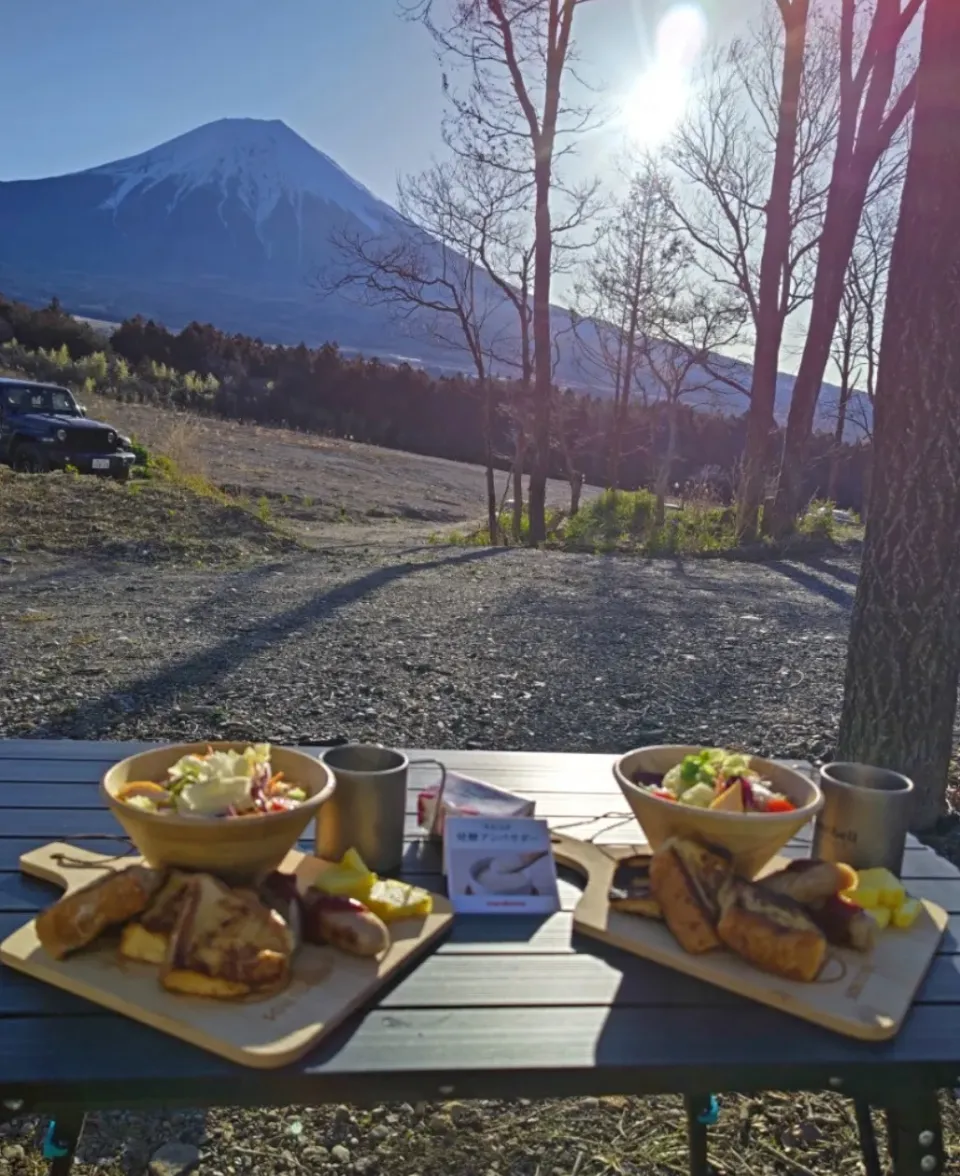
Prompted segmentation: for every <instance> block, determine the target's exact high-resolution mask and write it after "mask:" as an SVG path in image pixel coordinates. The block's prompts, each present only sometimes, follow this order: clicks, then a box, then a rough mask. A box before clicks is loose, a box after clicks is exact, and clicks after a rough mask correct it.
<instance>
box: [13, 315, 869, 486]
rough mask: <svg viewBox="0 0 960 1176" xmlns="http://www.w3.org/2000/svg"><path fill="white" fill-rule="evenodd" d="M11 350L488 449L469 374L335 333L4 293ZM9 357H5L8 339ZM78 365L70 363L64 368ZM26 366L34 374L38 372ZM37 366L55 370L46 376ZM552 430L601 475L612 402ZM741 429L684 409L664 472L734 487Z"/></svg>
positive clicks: (652, 450) (175, 401)
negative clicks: (71, 310) (100, 313)
mask: <svg viewBox="0 0 960 1176" xmlns="http://www.w3.org/2000/svg"><path fill="white" fill-rule="evenodd" d="M5 339H6V340H7V341H11V340H16V344H17V348H16V350H17V352H18V353H19V354H21V356H22V354H23V353H24V352H39V351H40V350H41V349H43V350H44V351H45V352H47V354H48V355H49V354H51V353H54V352H56V353H57V354H58V355H59V357H60V361H59V362H58V363H57V364H56V366H57V367H58V368H59V369H60V370H61V378H62V379H70V378H73V379H74V381H75V382H79V383H80V384H84V383H87V386H88V387H95V388H97V390H100V391H103V392H106V393H107V394H109V395H113V396H116V397H119V398H122V399H126V400H137V401H142V402H146V403H154V404H158V405H160V406H163V407H169V408H174V409H178V410H189V411H193V412H197V413H202V414H206V415H214V416H220V417H225V418H228V419H232V420H239V421H251V422H256V423H258V424H266V425H285V426H288V427H290V428H295V429H301V430H304V431H310V432H317V433H324V434H329V435H334V436H338V437H349V438H352V439H354V440H357V441H365V442H369V443H372V444H375V445H382V446H386V447H389V448H395V449H404V450H408V451H410V452H414V453H422V454H427V455H430V456H435V457H443V458H449V459H452V460H454V461H467V462H475V463H482V462H483V460H484V411H485V406H484V400H483V397H482V396H480V395H479V394H478V390H477V385H476V382H475V381H474V380H472V379H470V378H468V377H466V376H449V377H448V376H444V377H435V376H432V375H430V374H428V373H426V372H424V371H422V370H420V369H418V368H415V367H412V366H410V365H408V364H400V365H396V366H394V365H388V364H384V363H381V362H380V361H378V360H377V359H363V358H359V357H356V358H355V357H349V356H346V355H344V354H343V353H342V352H341V351H340V350H339V349H338V347H337V345H336V344H334V343H325V344H324V345H323V346H321V347H317V348H308V347H306V346H304V345H302V344H301V345H300V346H298V347H281V346H273V345H271V344H267V343H264V342H263V341H262V340H261V339H254V338H250V337H249V336H246V335H227V334H225V333H224V332H222V331H219V330H217V329H216V328H215V327H213V326H210V325H209V324H201V323H191V324H190V325H189V326H187V327H185V328H184V330H182V331H180V332H179V333H174V332H172V331H169V330H167V329H166V328H165V327H164V326H162V325H160V324H158V323H155V322H153V321H150V320H146V319H144V318H142V317H139V316H137V317H135V318H131V319H128V320H127V321H126V322H124V323H122V324H121V325H120V326H119V327H118V328H117V329H116V331H114V333H113V335H112V336H111V337H110V339H109V342H107V341H106V340H105V339H104V337H103V336H102V335H99V334H98V333H97V332H96V331H94V330H93V329H92V328H91V327H90V326H89V325H88V324H86V323H82V322H79V321H78V320H76V319H74V318H73V317H72V316H70V315H68V314H66V313H65V312H64V311H63V309H62V308H61V307H60V306H59V304H58V303H57V302H53V303H51V305H50V306H48V307H45V308H43V309H42V310H34V309H31V308H29V307H27V306H24V305H23V304H21V303H16V302H12V301H9V300H7V299H5V298H3V297H2V296H0V342H3V341H4V340H5ZM6 351H7V356H8V362H10V357H11V355H12V351H11V348H10V346H9V344H8V347H7V349H6ZM71 368H72V369H73V370H70V369H71ZM43 372H44V369H39V371H38V369H36V368H35V369H34V371H33V374H43ZM45 378H50V376H49V375H47V376H46V377H45ZM497 392H498V401H499V404H500V409H499V411H498V414H497V418H496V437H495V451H496V453H497V455H498V464H500V465H501V466H502V468H504V469H507V468H509V465H510V462H511V460H512V458H513V454H514V439H513V438H514V431H515V421H516V420H517V419H520V417H521V416H522V399H521V394H522V390H521V389H520V387H519V386H517V385H514V384H511V383H510V382H503V383H501V384H498V386H497ZM555 416H556V420H557V425H556V429H557V433H558V436H557V442H556V452H555V453H554V454H553V458H552V472H553V474H554V476H556V477H558V478H564V477H566V476H569V474H570V473H571V465H572V466H574V467H575V468H576V470H577V472H578V473H579V474H582V475H583V477H584V478H585V479H586V480H587V481H588V482H590V483H593V484H598V485H602V484H603V483H604V478H605V471H606V468H607V452H608V446H609V440H610V428H611V412H610V404H609V401H606V400H604V399H602V398H600V397H597V396H591V395H587V394H583V393H579V392H574V391H572V390H565V391H560V390H558V392H557V411H556V413H555ZM664 433H665V421H664V419H663V413H662V411H661V410H660V408H659V407H658V406H657V405H656V404H650V405H644V404H634V405H633V406H632V407H631V409H630V412H629V414H628V419H627V422H626V427H625V429H624V430H622V434H621V452H622V453H623V455H624V456H623V459H622V462H621V467H620V482H621V487H622V488H624V489H637V488H639V487H642V486H650V485H651V484H652V482H653V479H654V477H655V474H656V471H657V466H658V454H659V453H660V452H662V445H663V437H664ZM744 440H745V427H744V419H743V418H742V417H732V416H727V415H722V414H719V413H714V412H707V411H703V410H697V411H694V410H693V409H690V408H688V407H683V408H681V410H680V422H679V443H678V446H677V454H678V456H677V461H676V466H675V468H674V470H673V473H672V475H671V478H672V480H673V481H675V482H677V483H679V484H681V485H684V484H687V483H690V482H695V483H696V482H701V481H706V480H709V481H710V482H711V483H712V484H713V485H714V486H715V487H716V488H717V489H719V490H720V492H721V493H724V492H726V493H729V492H730V490H731V489H732V487H733V484H734V482H735V478H736V469H737V465H738V461H739V458H740V455H741V454H742V452H743V445H744ZM831 447H832V441H831V439H830V438H829V437H827V436H822V437H818V438H816V444H815V446H814V452H813V454H812V456H811V461H810V465H809V470H808V486H807V490H808V494H809V497H811V498H812V497H822V496H823V494H824V492H825V488H826V480H827V474H828V465H829V458H830V453H831ZM842 458H843V460H842V463H841V470H840V479H839V492H838V499H839V500H840V501H841V502H842V503H843V504H844V505H849V506H852V507H854V508H855V509H859V506H860V501H861V494H862V490H861V486H862V473H863V468H864V464H865V461H866V458H867V453H866V450H865V448H864V447H863V446H847V447H845V449H844V451H843V455H842Z"/></svg>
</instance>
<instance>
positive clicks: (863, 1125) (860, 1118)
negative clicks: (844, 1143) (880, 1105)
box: [853, 1098, 883, 1176]
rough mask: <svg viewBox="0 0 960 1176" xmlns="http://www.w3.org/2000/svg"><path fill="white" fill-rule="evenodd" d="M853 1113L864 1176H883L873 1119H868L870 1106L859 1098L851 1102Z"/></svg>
mask: <svg viewBox="0 0 960 1176" xmlns="http://www.w3.org/2000/svg"><path fill="white" fill-rule="evenodd" d="M853 1113H854V1114H855V1115H856V1118H857V1131H858V1133H859V1135H860V1154H861V1155H862V1156H863V1166H864V1171H865V1172H866V1176H883V1169H882V1168H881V1166H880V1153H879V1151H878V1150H877V1133H876V1132H875V1131H874V1129H873V1119H872V1118H871V1117H870V1104H869V1103H865V1102H862V1101H861V1100H860V1099H859V1098H856V1099H854V1100H853Z"/></svg>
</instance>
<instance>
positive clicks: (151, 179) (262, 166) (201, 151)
mask: <svg viewBox="0 0 960 1176" xmlns="http://www.w3.org/2000/svg"><path fill="white" fill-rule="evenodd" d="M85 174H92V175H102V176H109V177H111V178H113V179H114V180H116V187H115V188H114V190H113V192H112V193H111V194H110V195H109V196H108V197H107V199H106V200H105V202H104V204H103V207H104V208H105V209H108V210H112V211H114V212H115V211H116V210H117V209H119V208H120V206H121V205H122V204H123V202H124V201H125V200H126V199H127V198H128V197H129V196H130V195H131V194H133V193H135V192H137V193H142V192H146V191H148V190H149V189H151V188H154V187H156V186H157V185H158V184H164V183H167V182H171V183H172V184H173V186H174V195H173V197H172V200H171V202H170V207H171V208H173V207H175V206H176V204H177V203H179V201H180V200H182V199H183V197H184V196H186V195H187V194H188V193H189V192H191V191H193V190H194V189H197V188H203V187H213V188H215V189H218V190H219V191H220V192H221V194H222V196H223V198H224V199H227V198H228V197H230V196H235V197H236V198H237V199H238V200H239V201H240V203H241V204H242V205H243V206H244V207H245V208H246V209H247V211H248V212H249V213H250V215H251V216H252V217H253V219H254V221H255V222H256V224H257V226H258V228H259V226H260V225H262V224H263V223H264V222H265V221H266V220H267V219H268V218H269V217H270V215H271V213H272V212H273V211H274V209H275V208H276V207H277V205H278V204H279V203H280V201H281V200H282V199H283V198H284V197H286V198H287V199H288V200H289V201H290V203H291V205H292V206H293V208H294V210H295V211H298V210H299V208H300V205H301V202H302V199H303V197H304V196H305V195H310V196H314V197H316V198H318V199H320V200H323V201H326V202H328V203H330V204H335V205H337V206H339V207H340V208H342V209H344V210H346V211H348V212H350V213H352V214H353V215H354V216H355V217H357V218H358V219H359V220H361V221H362V222H363V223H364V224H365V225H367V227H368V228H370V229H371V230H373V231H374V232H377V231H379V230H380V228H381V222H382V218H383V215H384V213H385V212H387V211H388V209H387V206H385V205H384V204H383V202H382V201H380V200H378V199H377V198H376V197H375V196H374V195H373V193H372V192H370V191H368V189H366V188H364V187H363V185H361V184H358V183H357V182H356V180H354V179H352V178H351V177H350V176H349V175H348V174H347V173H346V172H345V171H344V170H343V169H342V168H341V167H339V166H338V165H337V164H336V163H334V162H333V160H332V159H330V158H329V157H328V156H326V155H324V154H323V153H322V152H321V151H318V150H317V149H316V148H315V147H313V146H311V144H310V143H308V142H307V141H306V139H303V138H301V136H300V135H298V134H297V133H296V132H295V131H293V130H291V129H290V127H288V126H287V125H286V123H284V122H281V121H280V120H279V119H274V120H265V119H253V118H226V119H221V120H219V121H218V122H212V123H207V124H206V125H205V126H202V127H197V129H196V130H193V131H188V132H187V133H186V134H185V135H180V136H178V137H177V138H175V139H170V140H169V141H168V142H166V143H161V144H160V146H159V147H154V148H152V149H151V150H150V151H145V152H144V153H143V154H142V155H134V156H131V157H130V158H128V159H121V160H117V161H116V162H114V163H108V164H104V165H103V166H101V167H96V168H91V169H90V171H89V172H88V173H85Z"/></svg>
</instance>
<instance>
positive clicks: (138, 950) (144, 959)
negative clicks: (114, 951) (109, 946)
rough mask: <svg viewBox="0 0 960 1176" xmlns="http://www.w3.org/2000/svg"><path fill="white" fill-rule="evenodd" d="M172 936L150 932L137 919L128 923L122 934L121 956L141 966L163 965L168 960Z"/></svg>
mask: <svg viewBox="0 0 960 1176" xmlns="http://www.w3.org/2000/svg"><path fill="white" fill-rule="evenodd" d="M169 946H170V936H169V935H164V934H163V933H162V932H160V931H148V930H147V929H146V927H144V925H143V924H142V923H141V922H139V921H138V920H137V919H134V920H133V921H132V922H130V923H127V925H126V927H124V929H123V931H121V933H120V948H119V950H120V954H121V955H122V956H123V958H124V959H126V960H136V961H137V962H138V963H141V964H162V963H163V961H164V960H165V959H166V958H167V948H168V947H169Z"/></svg>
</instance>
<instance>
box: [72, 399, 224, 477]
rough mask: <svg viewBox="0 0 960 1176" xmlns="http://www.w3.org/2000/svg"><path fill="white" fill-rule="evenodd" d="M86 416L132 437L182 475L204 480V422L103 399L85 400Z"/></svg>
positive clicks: (190, 414) (207, 475)
mask: <svg viewBox="0 0 960 1176" xmlns="http://www.w3.org/2000/svg"><path fill="white" fill-rule="evenodd" d="M85 403H86V406H87V412H88V415H90V416H91V417H96V418H97V419H98V420H104V421H109V422H110V423H111V424H115V425H116V426H117V427H118V428H119V429H121V430H124V431H126V432H128V433H130V434H132V435H133V436H134V437H135V438H136V440H138V441H139V442H141V443H142V444H143V445H145V446H146V447H147V449H148V450H149V451H150V452H151V453H154V454H159V455H162V456H163V457H168V458H170V460H171V461H172V462H174V464H175V465H176V466H177V468H178V469H180V470H182V471H183V473H184V474H189V475H191V476H193V477H198V478H208V477H209V468H208V463H207V460H206V449H205V445H206V443H207V435H206V434H207V426H208V424H209V423H208V422H206V421H204V420H203V419H202V418H200V417H198V416H195V415H194V414H192V413H187V412H164V413H161V412H157V411H155V410H152V409H150V408H148V407H146V406H144V405H134V404H121V403H119V402H118V401H116V400H108V399H106V397H103V396H97V395H91V396H87V397H86V398H85Z"/></svg>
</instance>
